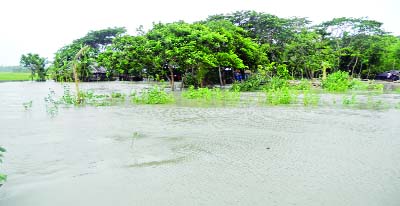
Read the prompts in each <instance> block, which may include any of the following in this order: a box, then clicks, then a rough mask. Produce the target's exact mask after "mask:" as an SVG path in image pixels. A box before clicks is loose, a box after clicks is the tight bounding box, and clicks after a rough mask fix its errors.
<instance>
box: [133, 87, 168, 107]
mask: <svg viewBox="0 0 400 206" xmlns="http://www.w3.org/2000/svg"><path fill="white" fill-rule="evenodd" d="M132 101H133V102H136V103H142V104H167V103H171V102H174V97H173V96H172V95H171V94H168V93H167V92H165V91H164V89H163V88H160V87H158V86H154V87H152V88H150V89H149V90H147V91H143V92H142V93H141V95H137V94H136V93H134V94H132Z"/></svg>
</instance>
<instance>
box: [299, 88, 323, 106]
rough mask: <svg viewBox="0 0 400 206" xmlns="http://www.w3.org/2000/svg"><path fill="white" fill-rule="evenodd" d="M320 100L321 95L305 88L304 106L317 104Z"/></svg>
mask: <svg viewBox="0 0 400 206" xmlns="http://www.w3.org/2000/svg"><path fill="white" fill-rule="evenodd" d="M319 100H320V96H319V95H318V94H317V93H315V92H313V91H311V90H304V92H303V105H304V106H317V105H318V103H319Z"/></svg>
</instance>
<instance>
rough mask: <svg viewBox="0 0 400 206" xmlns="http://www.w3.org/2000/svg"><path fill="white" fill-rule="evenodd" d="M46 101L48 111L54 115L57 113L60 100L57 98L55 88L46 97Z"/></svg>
mask: <svg viewBox="0 0 400 206" xmlns="http://www.w3.org/2000/svg"><path fill="white" fill-rule="evenodd" d="M44 101H45V102H46V111H47V113H48V114H49V115H50V116H52V117H54V116H55V115H57V113H58V105H59V104H60V102H59V101H58V100H57V99H56V93H55V92H54V90H52V89H50V91H49V94H47V97H45V98H44Z"/></svg>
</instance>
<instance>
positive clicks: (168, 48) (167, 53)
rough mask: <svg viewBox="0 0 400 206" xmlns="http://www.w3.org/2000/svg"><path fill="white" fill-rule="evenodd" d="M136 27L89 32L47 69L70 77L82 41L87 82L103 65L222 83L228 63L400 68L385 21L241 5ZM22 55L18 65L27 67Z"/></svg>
mask: <svg viewBox="0 0 400 206" xmlns="http://www.w3.org/2000/svg"><path fill="white" fill-rule="evenodd" d="M137 31H138V32H137V35H134V36H132V35H129V34H127V33H126V29H125V28H120V27H115V28H108V29H104V30H98V31H90V32H89V33H88V34H87V35H86V36H84V37H82V38H80V39H77V40H74V41H73V42H72V43H71V44H69V45H66V46H64V47H63V48H60V49H59V50H58V51H57V52H56V53H55V57H54V61H53V62H52V64H51V65H50V67H49V68H48V69H47V70H46V72H47V73H46V74H47V75H48V76H49V77H50V78H52V79H55V80H57V81H71V80H72V79H73V78H72V62H73V59H74V56H75V55H76V54H77V53H78V51H79V50H80V49H81V48H83V47H84V46H89V49H87V50H86V52H85V53H84V54H82V55H81V57H80V59H79V64H78V66H77V71H78V75H79V78H80V80H83V81H89V80H90V78H91V76H92V72H93V71H94V70H93V68H95V67H104V68H105V70H106V73H107V75H106V76H107V77H108V78H112V77H116V76H118V77H120V78H121V79H130V78H132V77H139V78H143V77H144V78H153V79H163V78H166V79H168V80H170V81H171V82H173V81H174V77H175V76H176V74H180V75H182V80H183V81H184V82H186V83H187V84H193V85H198V86H204V85H206V84H209V83H220V84H224V83H225V80H226V79H228V78H230V76H227V75H228V73H227V72H226V71H227V70H228V69H229V70H230V71H239V72H242V73H243V72H244V71H250V72H252V73H259V72H260V71H266V70H267V71H268V74H269V75H272V76H278V77H282V78H316V77H319V76H321V75H322V74H323V73H324V72H335V71H346V72H349V74H350V75H351V76H352V77H357V78H373V77H374V76H375V75H376V74H378V73H380V72H382V71H385V70H390V69H396V68H400V60H399V59H400V38H399V37H396V36H393V35H391V34H390V33H388V32H385V31H384V30H383V29H382V23H381V22H377V21H374V20H369V19H367V18H346V17H343V18H334V19H332V20H330V21H326V22H323V23H321V24H318V25H313V24H312V23H311V21H309V20H308V19H307V18H298V17H294V18H280V17H278V16H275V15H271V14H266V13H262V12H255V11H237V12H234V13H229V14H219V15H212V16H209V17H208V18H207V19H205V20H202V21H198V22H194V23H185V22H183V21H178V22H173V23H155V24H153V28H152V29H150V30H149V31H147V32H145V31H143V29H142V28H139V29H138V30H137ZM28 55H33V54H28ZM28 55H24V56H25V59H26V56H28ZM24 56H23V58H21V63H23V65H24V66H28V67H29V64H27V61H23V59H24ZM38 58H39V59H40V57H38ZM40 63H42V61H37V63H35V64H34V65H39V64H40ZM35 71H38V72H41V73H40V74H42V73H43V72H42V70H40V69H38V68H36V69H35ZM41 78H44V77H43V75H42V77H41Z"/></svg>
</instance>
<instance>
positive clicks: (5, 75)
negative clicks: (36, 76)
mask: <svg viewBox="0 0 400 206" xmlns="http://www.w3.org/2000/svg"><path fill="white" fill-rule="evenodd" d="M27 80H31V74H30V73H20V72H0V81H27Z"/></svg>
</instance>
